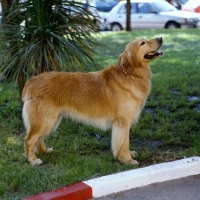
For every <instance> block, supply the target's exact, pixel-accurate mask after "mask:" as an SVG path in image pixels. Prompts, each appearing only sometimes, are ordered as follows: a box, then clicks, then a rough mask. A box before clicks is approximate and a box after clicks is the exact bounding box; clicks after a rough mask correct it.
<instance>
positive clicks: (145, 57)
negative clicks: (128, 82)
mask: <svg viewBox="0 0 200 200" xmlns="http://www.w3.org/2000/svg"><path fill="white" fill-rule="evenodd" d="M161 45H162V37H159V38H155V39H151V40H145V39H144V38H139V39H136V40H133V41H132V42H130V43H129V44H127V45H126V48H125V51H124V52H123V53H122V54H121V55H120V56H119V60H118V63H117V66H119V67H122V68H124V70H125V71H126V73H129V71H130V72H131V71H133V69H134V68H135V67H142V66H144V65H145V66H146V65H148V63H149V62H150V61H151V60H154V59H156V58H158V57H160V56H162V55H163V52H162V51H160V50H158V49H159V48H160V47H161Z"/></svg>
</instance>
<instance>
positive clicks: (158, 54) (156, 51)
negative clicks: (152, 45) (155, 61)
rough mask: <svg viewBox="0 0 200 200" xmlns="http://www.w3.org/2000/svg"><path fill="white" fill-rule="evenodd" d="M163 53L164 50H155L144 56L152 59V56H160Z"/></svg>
mask: <svg viewBox="0 0 200 200" xmlns="http://www.w3.org/2000/svg"><path fill="white" fill-rule="evenodd" d="M162 55H163V52H162V51H161V50H155V51H151V52H149V53H147V54H146V55H145V56H144V58H145V59H152V58H155V57H159V56H162Z"/></svg>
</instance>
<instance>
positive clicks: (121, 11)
mask: <svg viewBox="0 0 200 200" xmlns="http://www.w3.org/2000/svg"><path fill="white" fill-rule="evenodd" d="M119 13H120V14H122V13H126V4H124V5H123V6H122V7H121V8H120V9H119ZM131 13H137V4H136V3H132V4H131Z"/></svg>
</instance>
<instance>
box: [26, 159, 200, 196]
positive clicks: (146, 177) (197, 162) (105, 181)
mask: <svg viewBox="0 0 200 200" xmlns="http://www.w3.org/2000/svg"><path fill="white" fill-rule="evenodd" d="M198 174H200V157H199V156H196V157H191V158H185V159H182V160H177V161H173V162H167V163H162V164H156V165H152V166H148V167H144V168H138V169H133V170H130V171H126V172H120V173H118V174H112V175H108V176H103V177H100V178H96V179H92V180H88V181H83V182H80V183H76V184H74V185H70V186H66V187H62V188H59V189H57V190H54V191H49V192H45V193H43V194H38V195H34V196H32V197H27V198H25V200H62V199H63V200H66V199H67V200H87V199H91V198H97V197H103V196H106V195H110V194H113V193H118V192H122V191H127V190H130V189H133V188H140V187H143V186H147V185H150V184H157V183H160V182H164V181H169V180H175V179H179V178H183V177H188V176H192V175H198ZM199 190H200V189H199ZM170 200H172V199H170Z"/></svg>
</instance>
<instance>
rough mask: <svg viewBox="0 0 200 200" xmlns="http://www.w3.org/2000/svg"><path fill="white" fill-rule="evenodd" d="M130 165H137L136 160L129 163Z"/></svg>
mask: <svg viewBox="0 0 200 200" xmlns="http://www.w3.org/2000/svg"><path fill="white" fill-rule="evenodd" d="M130 164H132V165H139V162H138V161H137V160H133V159H132V160H131V161H130Z"/></svg>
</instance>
